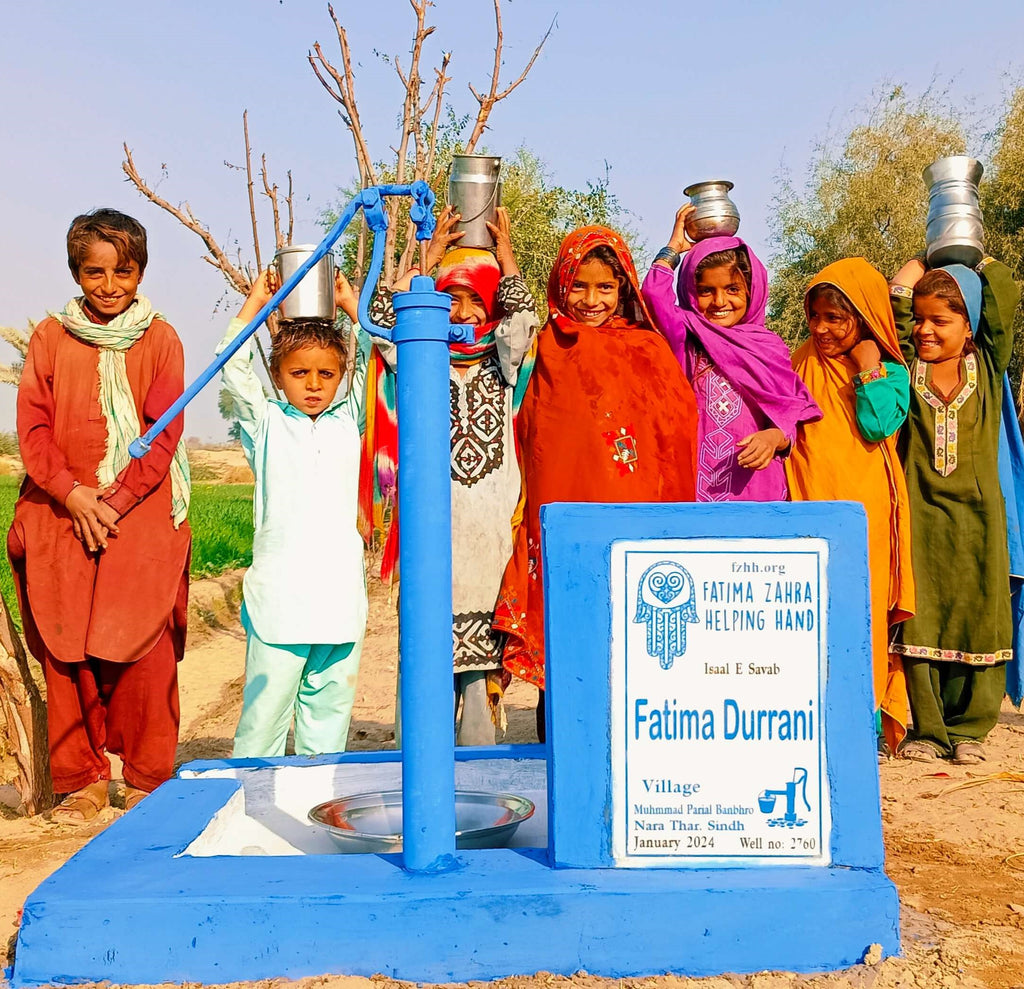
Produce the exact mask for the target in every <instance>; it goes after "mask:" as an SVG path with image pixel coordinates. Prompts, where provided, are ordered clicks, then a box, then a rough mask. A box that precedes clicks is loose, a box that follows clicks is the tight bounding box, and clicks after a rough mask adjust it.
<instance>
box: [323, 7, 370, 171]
mask: <svg viewBox="0 0 1024 989" xmlns="http://www.w3.org/2000/svg"><path fill="white" fill-rule="evenodd" d="M327 12H328V13H329V14H330V15H331V20H332V21H333V22H334V29H335V31H336V32H337V35H338V45H339V47H340V48H341V64H342V71H341V72H339V71H338V70H337V69H336V68H335V67H334V66H333V65H332V64H331V63H330V62H329V61H328V59H327V57H326V56H325V55H324V53H323V51H322V49H321V48H320V43H319V42H317V43H316V44H314V45H313V50H312V51H310V52H308V53H307V55H306V57H307V59H308V60H309V64H310V65H311V66H312V68H313V72H314V73H315V74H316V77H317V79H319V80H320V85H322V86H323V87H324V89H326V90H327V92H328V93H330V94H331V96H332V97H333V98H334V99H335V100H337V101H338V102H339V103H340V104H341V105H342V107H344V110H345V112H344V113H343V114H342V120H344V121H345V126H346V127H348V129H349V131H350V132H351V134H352V141H353V143H354V144H355V151H356V163H357V165H358V168H359V178H360V180H361V182H362V184H363V186H364V187H365V186H367V185H376V184H377V174H376V171H375V170H374V167H373V162H372V160H371V158H370V151H369V148H367V146H366V140H365V138H364V137H363V127H362V123H361V122H360V119H359V108H358V106H357V104H356V89H355V74H354V73H353V71H352V53H351V51H350V50H349V46H348V33H347V32H346V31H345V29H344V28H343V27H342V26H341V23H340V22H339V21H338V18H337V15H336V14H335V13H334V7H333V6H331V5H330V4H328V5H327ZM321 68H323V69H324V70H325V71H326V72H327V73H328V74H329V75H330V77H331V79H333V80H334V83H335V86H332V85H331V83H330V82H329V81H328V80H327V79H326V78H325V77H324V74H323V72H322V71H321ZM335 87H337V88H335Z"/></svg>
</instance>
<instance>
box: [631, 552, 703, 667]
mask: <svg viewBox="0 0 1024 989" xmlns="http://www.w3.org/2000/svg"><path fill="white" fill-rule="evenodd" d="M694 598H695V594H694V588H693V578H692V577H691V576H690V572H689V571H688V570H687V569H686V568H685V567H682V566H680V565H679V564H678V563H673V562H672V561H671V560H662V561H661V562H660V563H655V564H654V565H653V566H651V567H648V568H647V570H646V571H644V575H643V576H642V577H641V578H640V583H639V585H638V586H637V595H636V617H635V618H634V619H633V621H634V622H638V623H639V622H646V623H647V652H648V653H649V654H650V655H651V656H656V657H657V658H658V661H659V662H660V663H661V668H662V669H663V670H668V669H671V668H672V663H673V662H674V661H675V660H676V659H677V658H679V657H680V656H682V655H683V654H684V653H685V652H686V625H687V623H688V622H696V621H700V619H699V618H698V617H697V602H696V600H695V599H694Z"/></svg>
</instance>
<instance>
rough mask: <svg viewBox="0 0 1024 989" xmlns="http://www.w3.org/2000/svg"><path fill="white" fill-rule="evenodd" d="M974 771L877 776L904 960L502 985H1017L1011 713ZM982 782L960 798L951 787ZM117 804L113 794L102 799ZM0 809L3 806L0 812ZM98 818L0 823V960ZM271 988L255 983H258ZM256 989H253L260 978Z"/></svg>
mask: <svg viewBox="0 0 1024 989" xmlns="http://www.w3.org/2000/svg"><path fill="white" fill-rule="evenodd" d="M237 601H238V575H237V574H234V575H227V576H225V577H223V578H220V579H217V580H205V581H200V582H198V583H197V584H195V585H193V627H194V632H193V634H192V637H191V640H190V647H189V650H188V654H187V656H186V658H185V660H184V662H183V663H182V665H181V671H180V673H181V676H180V679H181V695H182V731H181V744H180V746H179V750H178V757H179V760H180V761H181V762H186V761H188V760H190V759H196V758H217V757H223V756H226V755H228V754H229V752H230V748H231V736H232V733H233V730H234V727H235V722H236V720H237V717H238V712H239V709H240V705H241V687H242V674H243V668H244V638H243V635H242V632H241V629H240V628H239V627H238V624H237V617H236V616H237ZM396 644H397V622H396V618H395V614H394V608H393V606H392V605H391V604H389V603H388V601H387V598H386V595H385V594H384V593H383V592H382V591H381V590H380V589H375V590H374V592H373V593H372V595H371V608H370V622H369V632H368V636H367V640H366V645H365V648H364V653H363V661H362V668H361V670H360V687H359V691H358V695H357V701H356V708H355V714H354V718H353V723H352V729H351V735H350V747H351V748H356V749H360V748H361V749H373V748H381V747H387V746H389V745H392V744H393V738H394V733H393V723H392V722H393V708H394V684H395V667H396V651H397V645H396ZM507 700H508V715H509V731H508V735H507V740H509V741H517V742H520V741H521V742H526V741H535V740H536V736H535V733H534V720H533V709H534V707H535V704H536V691H535V690H534V689H533V688H532V687H529V686H526V685H523V684H517V685H515V686H514V687H513V688H512V689H511V690H510V692H509V694H508V697H507ZM989 748H990V758H989V762H988V763H987V764H986V765H985V766H984V767H983V768H982V769H981V770H980V771H979V770H978V769H977V768H973V767H972V768H971V769H964V768H960V767H956V766H951V765H947V764H944V763H943V764H941V765H940V766H938V767H933V766H922V765H920V764H915V763H907V762H902V761H895V762H890V763H887V764H886V765H884V766H882V767H881V783H882V818H883V824H884V830H885V844H886V852H887V863H886V868H887V871H888V873H889V875H890V876H891V877H892V878H893V879H894V880H895V882H896V883H897V885H898V887H899V890H900V897H901V901H902V904H903V936H904V957H902V958H893V959H886V960H884V961H882V962H880V963H876V964H865V965H860V966H857V967H856V968H854V969H850V970H849V971H846V972H842V973H835V974H832V975H825V976H815V977H801V976H794V975H790V974H785V973H781V974H778V973H775V974H773V973H762V974H758V975H752V976H743V977H740V976H723V977H720V978H714V979H682V978H676V977H669V976H665V977H659V978H647V979H625V980H621V981H619V980H614V981H613V980H603V979H597V978H595V977H592V976H589V975H587V974H586V973H577V974H576V975H574V976H572V977H571V978H563V977H561V976H552V975H548V974H546V973H538V974H537V975H533V976H529V977H517V978H514V979H508V980H504V981H503V982H502V983H500V985H501V986H502V987H507V989H550V987H555V989H559V987H564V989H568V987H570V986H571V987H579V989H662V987H664V989H674V987H676V986H687V987H688V986H702V987H707V989H724V987H737V986H743V987H748V989H776V987H782V986H830V987H836V986H855V987H863V989H868V987H871V989H897V987H901V989H911V987H914V989H926V987H927V989H959V987H968V989H969V987H976V986H991V987H1024V784H1022V783H1019V782H1013V781H999V780H985V779H984V778H985V777H986V776H988V775H990V774H994V773H998V772H1007V773H1013V774H1018V775H1019V774H1024V715H1021V714H1019V713H1017V712H1015V711H1013V710H1012V709H1011V708H1009V707H1006V708H1005V709H1004V712H1003V715H1002V718H1001V723H1000V725H999V726H998V728H997V729H996V731H995V732H994V733H993V735H992V737H991V742H990V746H989ZM972 780H977V781H980V780H984V781H983V782H977V784H976V785H974V786H971V787H969V788H964V789H956V790H952V789H951V787H953V786H954V785H956V784H958V783H963V782H970V781H972ZM119 796H120V792H119V789H118V788H117V787H115V791H114V798H115V802H116V801H117V799H118V798H119ZM0 810H2V807H0ZM119 813H120V811H119V810H117V809H110V810H108V811H106V812H104V814H103V815H102V816H101V820H99V821H97V822H96V823H94V824H90V825H88V826H86V827H84V828H72V827H69V826H67V825H55V824H51V823H48V822H47V821H45V820H43V819H41V818H33V819H25V818H19V817H16V816H14V814H13V812H10V811H8V812H6V813H4V814H2V816H0V955H4V954H5V950H4V949H5V945H6V958H5V960H4V964H9V963H10V960H11V955H10V952H11V951H12V950H13V944H14V934H15V932H16V929H17V927H16V925H17V921H18V916H19V911H20V909H21V905H22V903H23V902H24V900H25V897H26V896H27V895H28V894H29V893H30V892H31V891H32V889H33V888H34V887H35V886H36V885H37V884H38V883H39V882H40V881H41V880H42V879H44V878H45V877H46V876H47V875H49V874H50V873H51V872H53V871H54V869H56V868H57V867H58V866H59V865H60V864H61V863H62V862H64V861H65V860H66V859H67V858H69V857H70V856H71V855H72V854H74V853H75V852H76V851H77V850H78V849H79V848H80V847H82V845H84V844H85V843H86V842H87V841H88V840H89V838H90V837H92V835H94V834H96V833H97V832H98V831H100V830H102V829H103V828H104V827H105V826H106V825H107V824H109V823H110V821H112V820H113V819H114V817H115V816H116V815H117V814H119ZM271 984H273V985H277V984H279V983H267V984H266V985H268V986H269V985H271ZM371 984H372V986H375V987H376V989H391V986H393V985H396V984H394V983H392V982H391V980H389V979H386V978H384V977H383V976H378V977H375V978H374V979H372V980H368V979H360V978H343V977H336V976H331V977H322V978H316V979H304V980H301V981H300V983H296V985H299V986H301V989H312V987H319V986H325V987H329V989H370V986H371ZM260 985H263V984H262V983H261V984H260Z"/></svg>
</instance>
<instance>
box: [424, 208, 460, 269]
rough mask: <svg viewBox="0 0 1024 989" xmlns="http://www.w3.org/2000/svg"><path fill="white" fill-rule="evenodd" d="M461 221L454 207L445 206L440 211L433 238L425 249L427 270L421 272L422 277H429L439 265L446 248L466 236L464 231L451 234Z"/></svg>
mask: <svg viewBox="0 0 1024 989" xmlns="http://www.w3.org/2000/svg"><path fill="white" fill-rule="evenodd" d="M461 219H462V214H461V213H456V212H455V207H454V206H445V208H444V209H443V210H441V215H440V216H439V217H438V218H437V227H436V228H435V229H434V236H433V237H431V238H430V245H429V246H428V247H427V260H426V268H427V270H426V271H424V272H423V274H424V275H429V274H430V272H432V271H433V270H434V268H436V267H437V265H438V264H440V262H441V258H443V257H444V256H445V252H446V251H447V250H448V248H450V247H451V246H452V245H453V244H457V243H458V242H459V241H460V240H462V238H463V237H465V236H466V231H465V230H460V231H459V232H458V233H454V232H453V230H454V228H455V224H456V223H458V222H459V220H461Z"/></svg>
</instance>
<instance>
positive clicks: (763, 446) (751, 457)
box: [736, 426, 789, 470]
mask: <svg viewBox="0 0 1024 989" xmlns="http://www.w3.org/2000/svg"><path fill="white" fill-rule="evenodd" d="M736 445H737V446H738V447H739V448H740V453H739V456H738V457H737V458H736V462H737V463H738V464H739V465H740V467H746V468H747V469H748V470H764V469H765V467H767V466H768V465H769V464H770V463H771V462H772V459H773V458H774V457H775V454H776V453H778V452H779V451H780V450H785V449H786V447H788V446H789V440H787V439H786V434H785V433H784V432H783V431H782V430H781V429H777V428H775V427H774V426H773V427H772V428H771V429H762V430H761V431H760V432H757V433H751V434H750V435H749V436H745V437H744V438H743V439H741V440H740V441H739V443H737V444H736Z"/></svg>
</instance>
